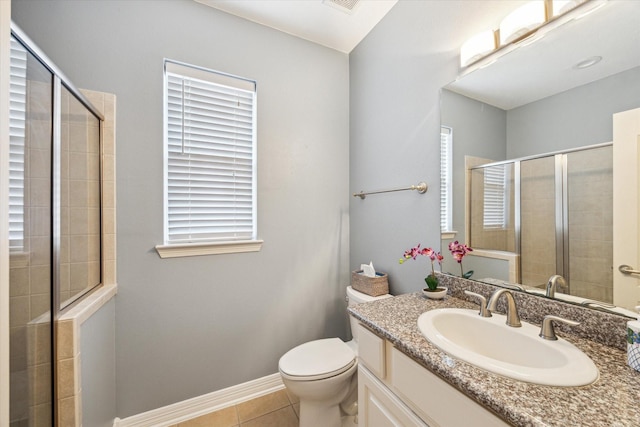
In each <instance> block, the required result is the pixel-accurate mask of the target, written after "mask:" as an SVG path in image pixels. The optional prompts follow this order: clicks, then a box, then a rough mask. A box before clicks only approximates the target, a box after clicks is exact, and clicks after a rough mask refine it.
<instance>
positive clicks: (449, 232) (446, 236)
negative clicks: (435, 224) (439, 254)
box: [440, 231, 458, 240]
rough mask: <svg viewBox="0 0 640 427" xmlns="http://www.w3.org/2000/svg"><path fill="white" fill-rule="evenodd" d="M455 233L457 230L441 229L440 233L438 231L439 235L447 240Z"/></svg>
mask: <svg viewBox="0 0 640 427" xmlns="http://www.w3.org/2000/svg"><path fill="white" fill-rule="evenodd" d="M457 233H458V232H457V231H443V232H442V233H440V236H441V239H442V240H448V239H453V238H454V237H456V234H457Z"/></svg>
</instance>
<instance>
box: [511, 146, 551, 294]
mask: <svg viewBox="0 0 640 427" xmlns="http://www.w3.org/2000/svg"><path fill="white" fill-rule="evenodd" d="M520 188H521V194H520V216H521V233H522V234H521V242H520V250H521V252H520V253H521V255H522V256H521V258H520V259H521V267H520V268H521V273H522V284H523V285H527V286H536V287H541V286H544V285H545V284H546V283H547V281H548V280H549V277H551V276H552V275H554V274H556V224H555V203H556V196H555V160H554V157H544V158H541V159H535V160H527V161H523V162H521V163H520Z"/></svg>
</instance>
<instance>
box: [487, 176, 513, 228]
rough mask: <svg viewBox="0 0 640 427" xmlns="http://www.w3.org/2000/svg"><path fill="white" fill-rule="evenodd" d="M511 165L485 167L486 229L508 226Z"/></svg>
mask: <svg viewBox="0 0 640 427" xmlns="http://www.w3.org/2000/svg"><path fill="white" fill-rule="evenodd" d="M508 166H509V165H495V166H487V167H486V168H484V208H483V211H484V215H483V217H484V220H483V225H484V228H485V229H489V228H493V229H501V230H504V229H506V228H507V206H508V203H507V202H508V191H507V190H508V185H507V184H508V170H507V167H508Z"/></svg>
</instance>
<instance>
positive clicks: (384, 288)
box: [351, 270, 389, 297]
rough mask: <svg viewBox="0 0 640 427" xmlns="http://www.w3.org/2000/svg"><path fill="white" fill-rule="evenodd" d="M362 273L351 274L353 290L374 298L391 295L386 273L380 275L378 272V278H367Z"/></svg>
mask: <svg viewBox="0 0 640 427" xmlns="http://www.w3.org/2000/svg"><path fill="white" fill-rule="evenodd" d="M360 273H362V270H357V271H352V272H351V287H352V288H353V289H355V290H356V291H358V292H362V293H363V294H367V295H371V296H372V297H378V296H380V295H385V294H388V293H389V281H388V280H387V274H386V273H378V272H377V271H376V277H367V276H365V275H364V274H360Z"/></svg>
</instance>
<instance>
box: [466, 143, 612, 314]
mask: <svg viewBox="0 0 640 427" xmlns="http://www.w3.org/2000/svg"><path fill="white" fill-rule="evenodd" d="M612 156H613V146H612V144H610V143H609V144H598V145H595V146H588V147H582V148H578V149H573V150H568V151H564V152H555V153H549V154H543V155H539V156H533V157H527V158H522V159H516V160H507V161H504V162H495V163H490V164H485V165H481V166H477V167H474V168H471V191H470V212H469V217H470V245H471V247H473V248H477V249H487V250H493V251H506V252H513V253H517V254H519V255H520V265H519V277H518V283H520V284H523V285H525V286H532V287H542V288H544V286H545V285H546V283H547V281H548V280H549V278H550V277H551V276H553V275H554V274H559V275H561V276H564V277H565V279H566V281H567V284H568V289H562V290H561V291H562V292H564V293H568V294H571V295H580V296H582V297H584V298H587V299H593V300H597V301H603V302H609V303H611V302H612V300H613V270H612V266H613V238H612V233H613V200H612V193H613V157H612Z"/></svg>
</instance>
